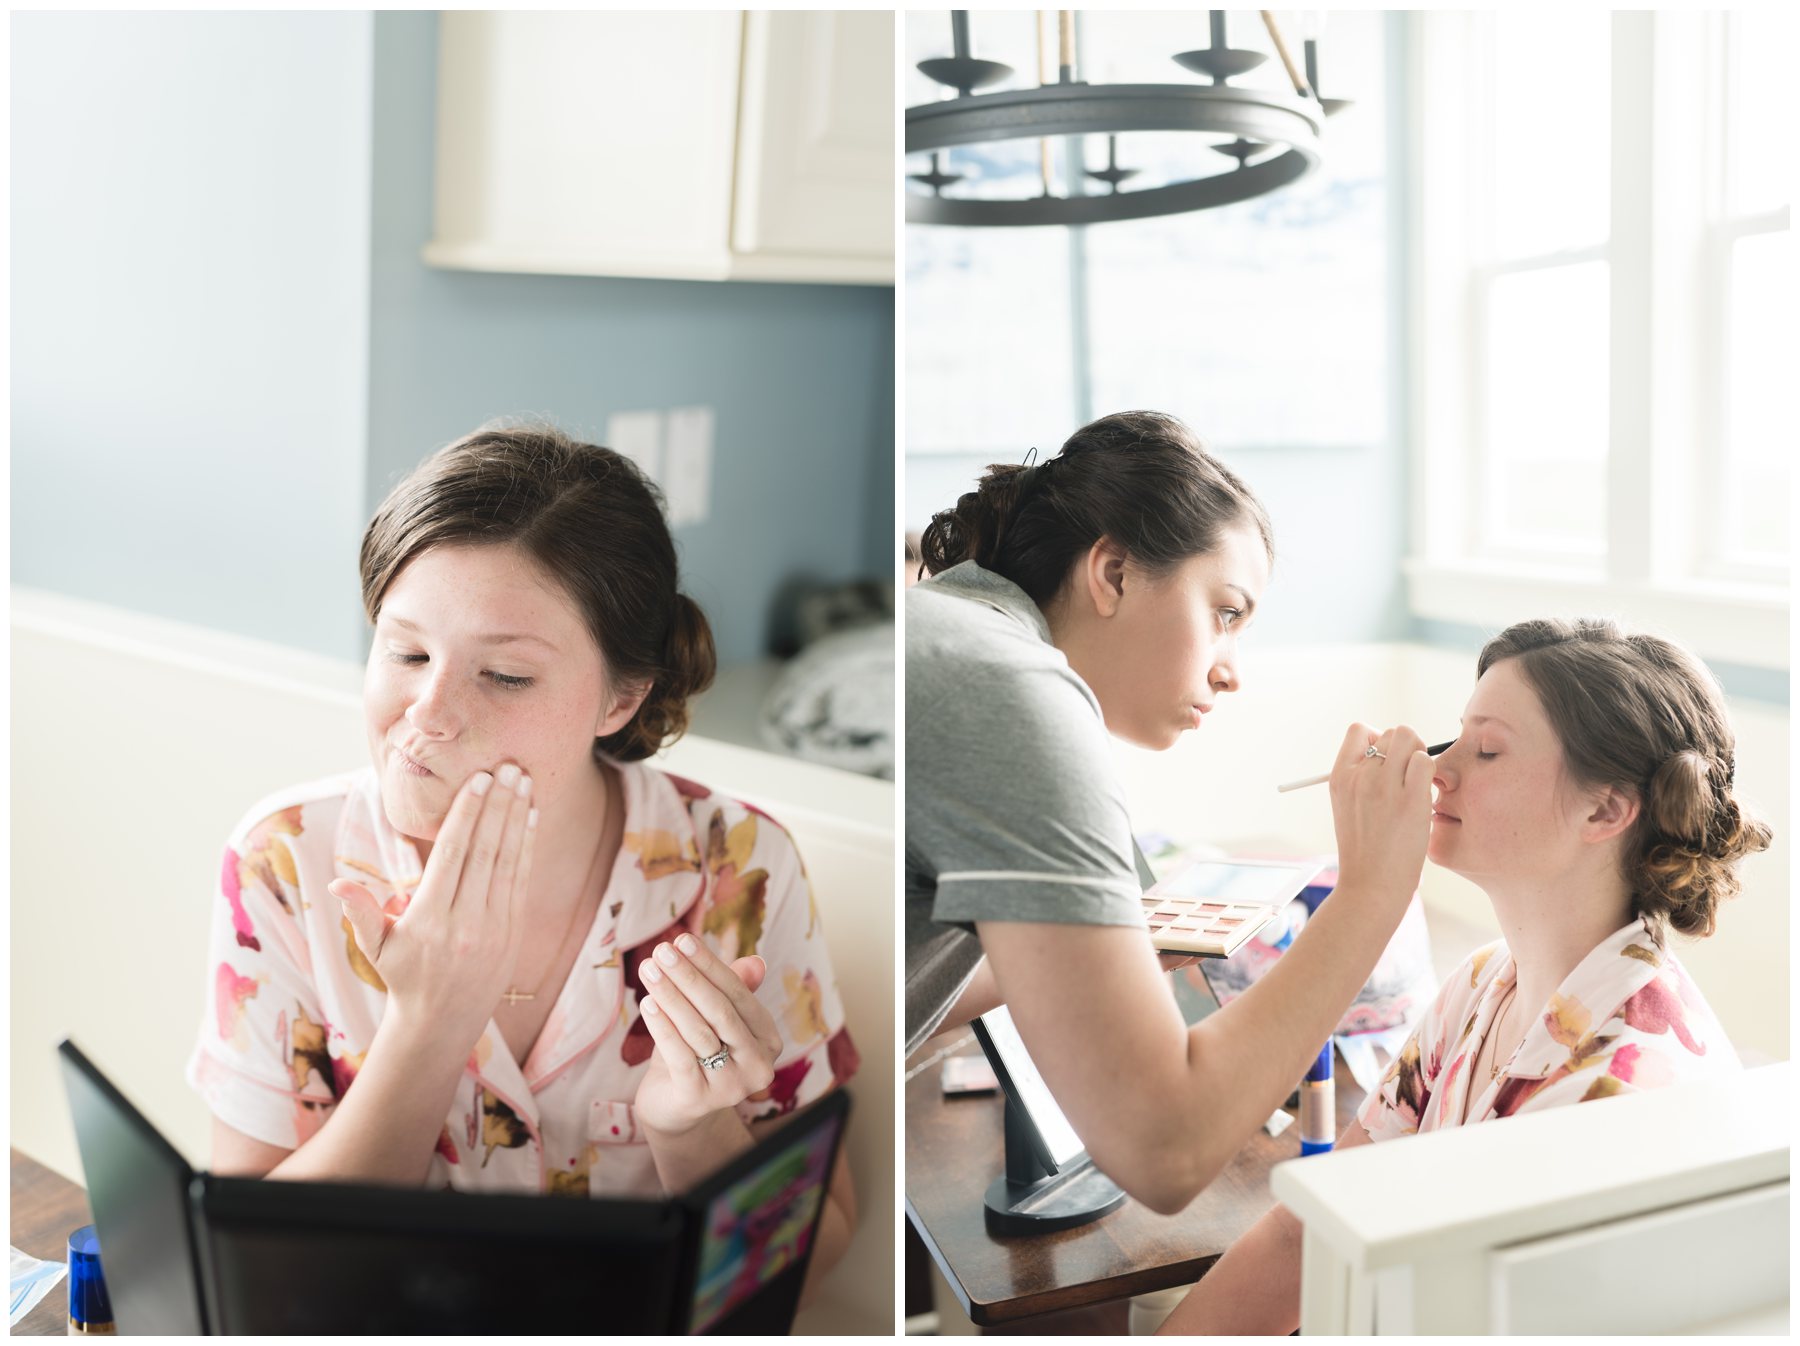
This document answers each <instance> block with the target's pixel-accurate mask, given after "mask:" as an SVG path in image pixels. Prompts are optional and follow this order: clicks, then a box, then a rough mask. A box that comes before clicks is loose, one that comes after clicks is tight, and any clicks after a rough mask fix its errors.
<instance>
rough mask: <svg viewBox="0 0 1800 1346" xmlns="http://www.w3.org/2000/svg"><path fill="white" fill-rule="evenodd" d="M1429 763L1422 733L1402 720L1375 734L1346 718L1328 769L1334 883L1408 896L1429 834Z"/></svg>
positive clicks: (1403, 898)
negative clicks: (1334, 849) (1333, 832)
mask: <svg viewBox="0 0 1800 1346" xmlns="http://www.w3.org/2000/svg"><path fill="white" fill-rule="evenodd" d="M1371 749H1372V750H1373V755H1371ZM1434 770H1435V767H1434V766H1433V764H1432V760H1431V755H1430V754H1429V753H1428V752H1426V750H1425V741H1424V740H1423V739H1421V738H1420V737H1419V736H1418V735H1417V734H1415V733H1414V732H1413V731H1412V730H1411V729H1409V728H1408V727H1407V726H1405V725H1399V726H1397V727H1396V728H1393V729H1390V730H1388V731H1387V732H1386V733H1384V734H1379V735H1378V734H1376V732H1375V731H1374V730H1373V729H1371V728H1369V727H1368V726H1367V725H1364V724H1353V725H1351V726H1350V728H1349V729H1348V730H1347V731H1346V732H1345V734H1344V744H1343V746H1342V747H1341V748H1340V749H1339V750H1338V757H1337V762H1336V764H1335V765H1334V766H1333V767H1332V769H1331V815H1332V825H1333V827H1334V828H1335V829H1336V831H1337V844H1338V886H1339V887H1340V888H1353V889H1355V890H1356V891H1358V892H1363V893H1368V894H1370V895H1379V896H1380V897H1382V898H1384V899H1392V900H1394V901H1397V902H1399V903H1400V905H1401V907H1402V908H1404V906H1405V904H1406V902H1408V901H1410V900H1411V898H1412V894H1413V890H1414V889H1415V888H1417V887H1418V886H1419V873H1420V871H1421V870H1423V869H1424V867H1425V848H1426V846H1427V845H1428V844H1429V843H1430V841H1431V777H1432V774H1433V772H1434Z"/></svg>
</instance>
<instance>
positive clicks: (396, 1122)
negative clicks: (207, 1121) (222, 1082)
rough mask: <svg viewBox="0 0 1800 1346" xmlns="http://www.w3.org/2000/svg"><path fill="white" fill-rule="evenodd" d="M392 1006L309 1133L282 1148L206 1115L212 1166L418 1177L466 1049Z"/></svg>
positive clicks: (393, 1180) (410, 1183) (334, 1177)
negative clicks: (413, 1023)
mask: <svg viewBox="0 0 1800 1346" xmlns="http://www.w3.org/2000/svg"><path fill="white" fill-rule="evenodd" d="M396 1008H397V1007H396V1006H393V1005H390V1006H388V1008H387V1013H386V1014H384V1015H383V1016H382V1020H381V1026H380V1027H379V1028H378V1029H377V1030H376V1032H375V1040H374V1041H373V1042H371V1043H370V1044H369V1053H368V1055H367V1057H365V1058H364V1060H363V1064H362V1069H361V1070H359V1071H358V1072H357V1075H356V1082H355V1084H354V1086H353V1087H352V1088H350V1089H347V1090H346V1091H345V1092H344V1096H343V1098H342V1099H341V1100H340V1101H339V1102H338V1104H337V1106H336V1107H335V1108H333V1109H332V1113H331V1116H330V1117H328V1118H326V1120H325V1124H324V1125H323V1126H322V1127H320V1128H319V1131H318V1133H317V1134H316V1135H314V1136H312V1137H311V1138H310V1139H308V1140H307V1141H306V1143H305V1144H303V1145H301V1146H300V1147H299V1148H298V1149H293V1150H285V1149H282V1148H281V1147H279V1146H276V1145H269V1144H266V1143H265V1142H263V1141H260V1140H255V1139H253V1138H251V1137H249V1136H246V1135H245V1134H244V1133H243V1132H241V1131H239V1130H237V1129H236V1128H234V1127H231V1126H229V1125H227V1124H226V1123H224V1122H221V1121H219V1120H218V1119H217V1118H214V1119H213V1152H212V1171H213V1172H214V1173H219V1174H229V1175H232V1176H236V1177H252V1178H258V1177H267V1178H281V1179H299V1180H311V1181H322V1182H363V1183H387V1184H394V1185H397V1186H406V1187H417V1186H419V1185H420V1184H421V1183H422V1182H424V1181H425V1174H426V1173H427V1172H428V1171H429V1169H430V1168H431V1156H432V1155H433V1153H434V1152H435V1150H436V1146H437V1138H438V1134H439V1133H440V1132H441V1131H442V1130H443V1127H444V1119H445V1118H446V1117H447V1116H449V1114H450V1100H451V1098H452V1096H453V1095H454V1094H455V1092H456V1085H457V1082H458V1081H459V1080H460V1079H461V1078H462V1072H463V1066H464V1064H465V1063H466V1062H467V1060H468V1052H467V1050H466V1049H453V1048H450V1047H447V1046H446V1045H445V1041H444V1039H443V1038H442V1036H441V1035H438V1034H436V1033H429V1032H415V1031H412V1030H411V1029H410V1028H409V1026H408V1025H407V1023H406V1021H405V1017H404V1014H403V1013H402V1014H396V1013H395V1010H396Z"/></svg>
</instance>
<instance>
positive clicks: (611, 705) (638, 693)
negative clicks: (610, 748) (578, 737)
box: [594, 682, 651, 738]
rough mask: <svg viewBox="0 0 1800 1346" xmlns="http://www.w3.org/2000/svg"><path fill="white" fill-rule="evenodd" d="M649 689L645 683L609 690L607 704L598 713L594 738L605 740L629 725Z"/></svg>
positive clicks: (649, 685) (648, 693)
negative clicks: (598, 718) (598, 719)
mask: <svg viewBox="0 0 1800 1346" xmlns="http://www.w3.org/2000/svg"><path fill="white" fill-rule="evenodd" d="M650 687H651V684H650V683H648V682H646V683H642V684H640V685H638V686H635V687H622V688H617V689H612V690H609V692H608V696H607V704H606V705H605V706H603V707H602V708H601V711H600V723H599V724H598V725H596V726H595V727H594V737H595V738H605V737H606V736H607V735H609V734H616V733H618V732H619V731H620V730H621V729H623V728H624V727H625V726H626V725H628V724H630V723H631V717H632V716H633V715H636V714H637V713H638V707H639V706H641V705H643V704H644V698H645V697H647V696H649V695H650Z"/></svg>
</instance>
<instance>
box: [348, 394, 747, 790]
mask: <svg viewBox="0 0 1800 1346" xmlns="http://www.w3.org/2000/svg"><path fill="white" fill-rule="evenodd" d="M448 544H459V545H463V546H489V545H493V546H498V545H511V546H515V547H518V548H519V549H520V550H521V551H523V552H524V553H525V554H526V555H528V556H530V557H531V558H532V560H534V561H535V562H536V563H537V564H538V565H539V566H540V567H541V568H542V569H543V570H544V571H545V573H547V574H548V575H550V576H551V577H553V578H554V579H555V580H557V582H558V583H560V584H561V585H562V587H563V589H564V590H565V591H566V592H567V593H568V595H569V597H570V598H571V599H572V600H573V601H574V603H575V606H576V607H577V608H578V609H580V611H581V614H582V616H583V618H584V619H585V620H586V621H587V625H588V631H589V633H590V634H591V635H592V636H593V638H594V643H595V644H596V645H597V646H598V647H599V649H600V654H601V657H602V658H603V659H604V660H605V661H606V672H607V676H608V677H609V678H610V679H612V681H613V683H614V685H615V686H617V687H620V688H630V689H636V688H641V687H643V686H645V684H648V685H649V691H648V692H647V694H646V695H645V697H644V702H643V704H642V705H641V706H639V707H638V710H637V713H636V714H635V715H634V716H632V718H631V721H630V722H629V723H628V724H626V726H625V727H624V728H623V729H620V730H619V731H617V732H616V733H613V734H609V735H607V736H606V737H605V738H602V739H597V740H596V741H595V751H596V752H604V753H606V754H607V755H609V756H611V757H614V758H616V759H618V760H619V761H623V762H636V761H640V760H642V759H643V758H646V757H649V756H651V755H652V754H654V753H655V752H657V751H658V750H659V749H661V748H662V747H663V746H664V745H666V744H667V743H669V742H671V741H672V740H674V739H675V738H678V737H680V735H681V734H682V732H683V731H684V730H686V728H687V722H688V711H687V700H688V698H689V697H690V696H693V695H694V694H696V693H698V692H701V691H703V690H705V688H706V687H707V686H708V685H709V684H710V683H711V682H712V678H713V670H714V666H715V659H714V655H713V640H712V631H711V628H710V627H708V625H707V622H706V617H705V615H704V614H703V613H702V612H701V611H700V609H699V608H698V607H696V606H695V604H694V602H693V600H691V599H690V598H688V597H687V596H686V595H685V594H683V593H681V592H680V591H679V589H678V588H677V579H678V576H677V567H676V560H675V542H674V539H673V538H671V537H670V536H669V527H668V524H667V523H666V522H665V521H664V519H663V510H662V498H661V495H660V494H659V493H658V491H657V489H656V487H655V486H654V485H653V484H652V483H651V482H650V481H649V480H648V479H647V478H645V476H644V475H643V473H641V472H640V471H639V470H638V468H637V466H636V464H634V463H633V462H632V461H631V460H630V459H629V458H626V457H624V456H623V455H621V454H618V453H615V452H613V450H611V449H603V448H600V447H598V446H597V445H593V444H582V443H579V442H577V441H576V440H574V439H571V438H570V437H569V436H568V435H566V434H564V433H563V432H562V431H561V430H559V429H557V428H556V427H555V426H551V425H544V424H536V423H529V424H522V425H509V424H506V423H503V422H496V423H494V424H490V425H486V426H483V427H482V428H481V429H479V430H477V431H476V432H475V433H474V434H472V435H467V436H464V437H463V438H462V439H459V440H457V441H456V442H455V443H454V444H450V445H448V446H446V447H445V448H442V449H440V450H438V451H437V452H436V453H434V454H432V455H431V457H429V458H427V459H426V460H425V461H424V462H423V463H421V464H420V465H419V466H418V467H417V468H415V469H414V470H413V471H412V473H411V474H410V475H408V476H407V477H406V479H405V480H403V481H402V482H401V483H400V484H399V485H398V486H396V487H394V489H393V490H392V491H391V492H390V493H389V495H388V498H387V499H386V500H384V501H383V502H382V504H381V508H380V509H378V510H376V512H375V517H374V518H373V519H371V520H370V521H369V527H368V529H367V531H366V532H365V533H364V534H363V542H362V558H361V560H362V566H361V568H362V594H363V609H364V611H365V612H366V613H367V614H368V618H369V620H370V621H371V622H373V621H374V620H375V619H376V618H377V617H378V616H379V615H380V612H381V600H382V596H383V595H384V594H385V593H386V592H387V589H388V586H389V585H390V584H392V583H393V581H394V577H395V576H396V575H398V574H399V573H400V572H401V570H402V569H404V568H405V566H406V564H407V563H408V562H409V561H411V560H412V559H413V558H414V557H416V556H418V555H420V554H421V553H423V552H425V551H427V550H429V549H430V548H432V547H438V546H444V545H448Z"/></svg>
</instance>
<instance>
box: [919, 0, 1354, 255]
mask: <svg viewBox="0 0 1800 1346" xmlns="http://www.w3.org/2000/svg"><path fill="white" fill-rule="evenodd" d="M1260 13H1261V15H1262V21H1263V24H1264V26H1265V27H1266V28H1267V29H1268V33H1269V37H1270V40H1271V42H1272V44H1273V46H1274V48H1275V51H1276V54H1277V55H1278V56H1279V57H1280V58H1281V62H1282V65H1283V66H1284V67H1285V68H1286V70H1287V74H1288V78H1289V80H1290V82H1291V83H1292V84H1293V86H1294V92H1293V94H1292V95H1290V94H1288V93H1286V92H1274V91H1270V90H1266V89H1244V88H1234V87H1232V85H1231V84H1230V81H1231V80H1232V79H1235V78H1237V77H1238V76H1240V75H1244V74H1247V73H1248V72H1250V71H1252V70H1254V69H1256V68H1257V67H1258V66H1260V65H1261V64H1262V63H1263V62H1264V61H1265V60H1267V59H1268V58H1267V56H1266V55H1265V54H1264V53H1262V52H1260V51H1250V50H1245V49H1242V48H1234V47H1232V46H1230V45H1228V43H1227V42H1226V33H1225V11H1224V10H1218V9H1215V10H1211V11H1208V17H1209V19H1210V24H1209V27H1210V32H1209V45H1208V46H1206V47H1202V48H1200V49H1199V50H1197V51H1184V52H1179V53H1176V54H1175V56H1174V57H1173V59H1174V61H1175V62H1176V63H1177V64H1178V65H1180V66H1182V67H1183V68H1184V69H1186V70H1189V71H1192V72H1193V73H1194V74H1197V75H1203V76H1207V77H1209V78H1210V79H1211V81H1212V82H1211V83H1210V84H1088V83H1086V82H1085V81H1083V80H1079V79H1077V78H1075V40H1074V28H1075V24H1074V11H1072V10H1060V11H1058V12H1057V17H1058V23H1057V28H1058V62H1057V65H1058V70H1057V77H1056V79H1055V80H1054V82H1052V81H1051V80H1050V79H1049V78H1048V70H1047V68H1046V62H1045V60H1044V57H1043V53H1042V51H1040V65H1039V79H1040V82H1039V84H1038V87H1036V88H1028V89H1009V90H1006V91H1004V92H1000V93H987V94H983V93H977V92H976V90H977V89H982V88H985V87H987V86H989V85H992V84H997V83H999V82H1000V81H1001V80H1004V79H1005V78H1006V77H1007V76H1009V75H1011V74H1012V73H1013V70H1012V67H1011V66H1008V65H1003V64H1002V63H1000V62H999V61H985V60H981V59H979V58H977V57H975V56H974V55H972V54H971V49H970V42H969V14H968V11H967V10H952V11H951V14H950V33H951V48H952V53H953V54H952V55H950V56H947V57H938V58H935V59H932V60H928V61H921V62H919V67H918V68H919V70H920V72H921V73H922V74H924V75H926V76H927V77H928V78H930V79H932V80H935V81H936V82H937V83H939V84H941V85H944V86H945V87H946V88H948V89H951V90H954V92H955V97H952V98H945V99H942V100H940V101H938V102H932V103H922V104H920V105H919V106H917V107H910V108H908V109H907V110H906V152H907V153H908V154H909V155H910V154H921V153H928V154H929V155H930V156H931V157H930V168H929V169H927V170H925V171H922V172H916V173H910V174H908V175H907V176H908V177H909V178H910V179H911V180H912V181H913V182H916V183H918V184H920V186H921V188H923V190H913V191H909V192H908V193H907V196H906V218H907V221H908V223H913V224H955V225H975V226H995V225H1001V226H1004V225H1045V224H1101V223H1104V222H1106V221H1108V220H1134V219H1144V218H1147V217H1149V216H1153V215H1178V214H1182V213H1184V212H1186V211H1190V210H1207V209H1210V208H1211V207H1213V206H1223V205H1229V204H1230V203H1232V202H1235V201H1245V200H1248V199H1250V198H1251V197H1255V196H1261V195H1263V194H1264V193H1265V192H1272V191H1275V190H1276V189H1277V188H1280V187H1285V186H1287V185H1288V184H1289V183H1290V182H1294V181H1297V180H1298V179H1300V178H1302V177H1304V176H1305V175H1306V174H1307V173H1309V172H1311V171H1312V170H1313V169H1315V168H1317V167H1318V166H1319V164H1320V162H1321V161H1322V152H1321V150H1320V146H1319V137H1320V133H1321V130H1322V129H1323V127H1324V123H1325V118H1327V117H1329V116H1332V115H1333V114H1334V113H1336V112H1338V111H1340V110H1341V109H1343V108H1345V107H1348V106H1349V101H1348V100H1346V99H1341V98H1323V97H1321V96H1320V95H1319V91H1318V90H1319V50H1318V49H1319V44H1318V41H1317V39H1315V38H1310V37H1309V38H1307V39H1306V41H1305V53H1304V55H1305V64H1306V71H1305V74H1304V76H1303V75H1302V74H1301V72H1300V71H1299V70H1298V69H1296V68H1295V65H1294V62H1293V60H1292V58H1291V57H1290V56H1289V54H1288V48H1287V44H1286V42H1285V41H1284V40H1283V38H1282V34H1281V29H1280V27H1279V26H1278V25H1277V24H1276V22H1275V17H1274V15H1273V14H1272V13H1271V12H1270V11H1268V10H1262V11H1260ZM1040 41H1041V37H1040ZM1143 131H1179V132H1201V133H1207V134H1211V135H1214V136H1219V135H1224V136H1228V137H1230V139H1229V140H1227V141H1225V142H1224V143H1222V144H1214V145H1213V146H1211V148H1212V149H1213V150H1214V151H1215V152H1216V153H1218V154H1220V155H1223V156H1225V157H1226V158H1229V159H1231V160H1234V161H1235V165H1234V166H1232V167H1224V168H1222V169H1221V170H1220V171H1217V172H1213V173H1207V174H1199V175H1196V176H1193V177H1188V178H1185V179H1183V180H1180V181H1175V182H1170V183H1167V184H1166V185H1163V186H1160V187H1145V188H1141V189H1139V190H1137V191H1127V190H1122V189H1123V188H1124V186H1125V184H1126V182H1127V181H1128V180H1130V179H1131V178H1132V177H1134V176H1136V174H1137V172H1138V170H1137V169H1134V168H1125V167H1121V166H1120V164H1119V137H1120V136H1121V135H1124V134H1126V133H1128V132H1143ZM1088 135H1104V136H1105V137H1106V167H1104V168H1087V167H1086V166H1085V164H1084V163H1083V162H1081V160H1082V159H1083V158H1084V157H1085V156H1084V155H1083V154H1082V152H1081V149H1080V146H1081V145H1082V144H1083V142H1082V141H1081V140H1080V137H1084V136H1088ZM1063 136H1072V137H1076V138H1077V139H1076V141H1075V142H1074V143H1075V146H1076V150H1075V159H1074V162H1072V163H1071V165H1070V171H1069V173H1068V178H1069V181H1070V186H1071V191H1070V192H1069V193H1068V194H1067V195H1062V196H1058V195H1056V194H1055V193H1054V192H1053V191H1052V189H1051V172H1050V157H1049V149H1048V144H1049V141H1050V140H1051V139H1052V138H1055V137H1063ZM1033 138H1036V139H1038V140H1040V141H1042V142H1043V143H1044V145H1045V148H1044V149H1043V151H1042V167H1041V178H1042V192H1041V194H1039V195H1036V196H1028V197H1019V198H1012V199H993V198H984V197H975V196H968V195H956V194H955V192H956V189H957V185H958V184H959V183H962V182H963V181H964V178H965V175H964V174H961V173H957V172H953V171H951V170H950V169H949V168H948V167H946V165H945V162H944V156H943V151H945V150H949V149H952V148H954V147H956V146H962V145H980V144H988V143H993V142H997V141H1007V140H1026V139H1033ZM1090 179H1091V180H1092V181H1094V182H1096V183H1100V184H1104V188H1103V190H1101V191H1098V192H1096V193H1095V194H1093V195H1087V194H1084V193H1082V192H1081V190H1080V189H1081V188H1082V187H1084V186H1085V185H1086V181H1085V180H1090ZM947 192H948V194H947Z"/></svg>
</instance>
